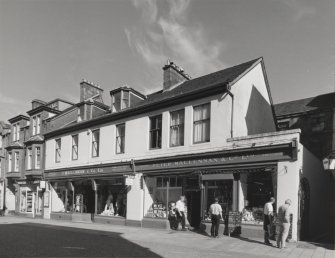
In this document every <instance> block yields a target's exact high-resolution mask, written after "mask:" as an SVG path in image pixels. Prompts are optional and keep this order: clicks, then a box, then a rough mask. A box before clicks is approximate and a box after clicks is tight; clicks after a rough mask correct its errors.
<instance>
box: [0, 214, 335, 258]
mask: <svg viewBox="0 0 335 258" xmlns="http://www.w3.org/2000/svg"><path fill="white" fill-rule="evenodd" d="M0 257H173V258H177V257H307V258H309V257H313V258H314V257H325V258H335V251H334V246H329V245H321V244H317V243H308V242H297V243H288V244H287V248H286V249H278V248H275V247H271V246H267V245H264V244H263V243H262V239H242V238H231V237H228V236H222V237H220V238H216V239H213V238H209V237H208V236H205V235H202V234H199V233H196V232H191V231H186V232H183V231H170V230H159V229H147V228H139V227H130V226H117V225H106V224H97V223H96V224H88V223H87V224H86V223H74V222H67V221H57V220H45V219H31V218H22V217H14V216H13V217H10V216H5V217H0Z"/></svg>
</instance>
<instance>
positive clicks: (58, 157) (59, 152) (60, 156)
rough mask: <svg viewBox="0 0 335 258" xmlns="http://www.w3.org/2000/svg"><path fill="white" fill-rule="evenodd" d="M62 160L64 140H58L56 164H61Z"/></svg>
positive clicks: (56, 140)
mask: <svg viewBox="0 0 335 258" xmlns="http://www.w3.org/2000/svg"><path fill="white" fill-rule="evenodd" d="M58 143H59V144H58ZM61 159H62V139H61V138H57V139H55V162H56V163H60V162H61Z"/></svg>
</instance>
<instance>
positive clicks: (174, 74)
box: [163, 59, 191, 91]
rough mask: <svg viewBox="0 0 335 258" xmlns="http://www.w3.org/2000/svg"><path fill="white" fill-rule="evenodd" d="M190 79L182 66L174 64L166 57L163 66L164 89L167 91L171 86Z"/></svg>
mask: <svg viewBox="0 0 335 258" xmlns="http://www.w3.org/2000/svg"><path fill="white" fill-rule="evenodd" d="M190 79H191V77H190V76H189V75H188V74H186V73H185V72H184V69H183V68H181V67H179V66H177V65H175V64H174V63H173V62H171V61H170V60H169V59H168V61H167V64H166V65H165V66H164V67H163V90H164V91H168V90H170V89H172V88H173V86H175V85H177V84H180V83H181V82H184V81H186V80H190Z"/></svg>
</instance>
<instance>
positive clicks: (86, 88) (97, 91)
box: [80, 79, 104, 102]
mask: <svg viewBox="0 0 335 258" xmlns="http://www.w3.org/2000/svg"><path fill="white" fill-rule="evenodd" d="M103 91H104V90H103V89H101V88H100V86H99V85H98V84H96V83H93V82H89V81H87V80H85V79H83V80H82V81H81V83H80V102H83V101H85V100H88V99H90V98H94V99H96V98H98V99H99V98H101V99H102V93H103Z"/></svg>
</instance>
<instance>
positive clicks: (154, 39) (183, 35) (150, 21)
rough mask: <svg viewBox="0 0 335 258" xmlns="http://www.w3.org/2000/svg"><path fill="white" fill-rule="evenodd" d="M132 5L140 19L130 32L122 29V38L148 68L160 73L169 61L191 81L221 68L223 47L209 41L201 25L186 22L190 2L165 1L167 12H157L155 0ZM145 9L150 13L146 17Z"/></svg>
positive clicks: (161, 10) (218, 43)
mask: <svg viewBox="0 0 335 258" xmlns="http://www.w3.org/2000/svg"><path fill="white" fill-rule="evenodd" d="M133 3H134V6H135V7H136V8H137V9H139V10H140V11H141V12H142V16H141V17H142V18H141V21H140V22H139V24H137V25H135V26H134V27H133V28H131V29H129V28H126V29H125V34H126V36H127V39H128V44H129V47H130V48H131V49H132V50H133V51H134V52H135V53H136V54H138V55H140V56H141V57H142V58H143V60H144V62H145V63H147V64H148V65H149V66H153V67H157V66H159V69H160V68H161V67H162V65H163V64H164V63H165V62H166V60H167V59H168V58H170V59H171V60H172V61H174V62H175V63H177V64H178V65H183V66H184V67H183V68H185V71H186V72H187V73H189V74H190V75H191V76H192V75H193V77H195V76H199V75H203V74H206V73H209V72H214V71H216V70H218V69H222V68H223V67H224V66H225V64H224V63H223V62H222V61H221V59H220V57H221V55H222V53H223V50H224V46H225V44H224V43H223V42H215V41H213V39H210V38H209V37H208V35H207V33H206V31H205V29H204V27H203V25H201V24H194V23H191V22H190V21H189V19H188V16H187V12H188V10H189V8H190V3H191V1H190V0H168V1H167V7H168V8H159V6H158V5H157V1H155V0H152V1H150V0H142V1H141V0H136V1H133ZM146 8H148V9H146ZM149 9H151V10H153V13H151V15H150V17H147V16H146V15H147V14H148V10H149ZM154 69H155V68H154Z"/></svg>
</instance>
